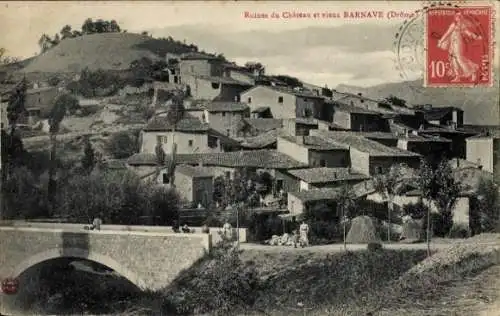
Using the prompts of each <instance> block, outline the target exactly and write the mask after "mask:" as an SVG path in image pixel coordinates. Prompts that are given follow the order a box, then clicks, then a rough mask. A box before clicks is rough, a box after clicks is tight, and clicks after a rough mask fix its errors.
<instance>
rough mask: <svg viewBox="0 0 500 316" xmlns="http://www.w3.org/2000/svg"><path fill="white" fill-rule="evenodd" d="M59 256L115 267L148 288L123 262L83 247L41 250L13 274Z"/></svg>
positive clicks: (133, 282)
mask: <svg viewBox="0 0 500 316" xmlns="http://www.w3.org/2000/svg"><path fill="white" fill-rule="evenodd" d="M57 258H79V259H85V260H90V261H94V262H97V263H99V264H102V265H104V266H106V267H108V268H111V269H113V270H114V271H115V272H117V273H118V274H119V275H121V276H123V277H124V278H126V279H127V280H129V281H130V282H131V283H132V284H134V285H136V286H137V287H138V288H140V289H146V288H147V285H146V283H145V282H144V280H142V279H141V278H140V277H139V276H138V275H137V274H136V273H135V272H133V271H131V270H129V269H128V268H125V267H124V266H123V265H122V264H120V263H118V262H117V261H116V260H114V259H113V258H111V257H109V256H107V255H103V254H100V253H97V252H95V251H92V250H86V249H81V248H64V249H62V248H54V249H50V250H46V251H43V252H39V253H37V254H35V255H32V256H30V257H29V258H27V259H25V260H23V261H22V262H21V263H20V264H18V265H17V266H16V268H15V269H14V271H13V273H12V276H13V277H19V276H20V275H21V274H22V273H23V272H24V271H26V270H28V269H29V268H31V267H33V266H35V265H37V264H39V263H42V262H44V261H49V260H52V259H57Z"/></svg>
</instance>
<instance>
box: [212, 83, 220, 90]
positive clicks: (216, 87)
mask: <svg viewBox="0 0 500 316" xmlns="http://www.w3.org/2000/svg"><path fill="white" fill-rule="evenodd" d="M219 87H220V83H218V82H212V89H219Z"/></svg>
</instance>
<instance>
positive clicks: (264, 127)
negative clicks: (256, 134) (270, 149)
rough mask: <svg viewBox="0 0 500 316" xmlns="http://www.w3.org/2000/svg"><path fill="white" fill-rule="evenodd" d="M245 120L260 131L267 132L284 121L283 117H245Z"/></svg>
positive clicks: (280, 125) (281, 124)
mask: <svg viewBox="0 0 500 316" xmlns="http://www.w3.org/2000/svg"><path fill="white" fill-rule="evenodd" d="M243 121H244V122H245V123H247V124H248V125H250V126H251V127H253V128H255V129H256V130H257V131H260V132H267V131H270V130H272V129H276V128H281V127H282V126H283V121H282V120H281V119H273V118H253V119H252V118H245V119H243Z"/></svg>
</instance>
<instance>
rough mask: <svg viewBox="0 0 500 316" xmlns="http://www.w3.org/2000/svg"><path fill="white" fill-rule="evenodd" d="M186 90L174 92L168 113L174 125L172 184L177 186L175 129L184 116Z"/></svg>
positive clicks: (169, 119)
mask: <svg viewBox="0 0 500 316" xmlns="http://www.w3.org/2000/svg"><path fill="white" fill-rule="evenodd" d="M184 97H185V95H184V91H182V90H177V91H175V92H174V95H173V97H172V102H171V104H170V105H169V106H168V110H167V113H166V117H167V122H168V124H169V125H170V126H171V127H172V151H171V152H172V155H171V156H172V159H171V161H170V166H169V168H168V172H169V176H170V185H171V186H172V187H174V188H175V165H176V154H177V143H176V140H175V130H176V128H177V124H178V123H179V121H180V120H182V118H183V117H184Z"/></svg>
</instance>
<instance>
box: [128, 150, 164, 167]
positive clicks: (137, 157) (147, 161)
mask: <svg viewBox="0 0 500 316" xmlns="http://www.w3.org/2000/svg"><path fill="white" fill-rule="evenodd" d="M156 161H157V160H156V155H155V154H154V153H137V154H133V155H132V156H130V157H129V158H128V159H127V164H129V165H131V166H156V165H157V162H156Z"/></svg>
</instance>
